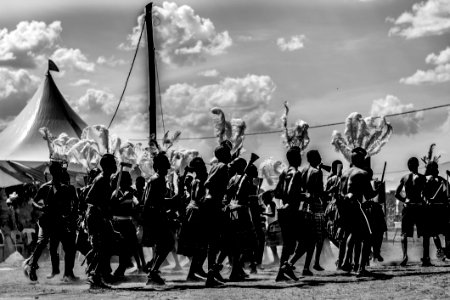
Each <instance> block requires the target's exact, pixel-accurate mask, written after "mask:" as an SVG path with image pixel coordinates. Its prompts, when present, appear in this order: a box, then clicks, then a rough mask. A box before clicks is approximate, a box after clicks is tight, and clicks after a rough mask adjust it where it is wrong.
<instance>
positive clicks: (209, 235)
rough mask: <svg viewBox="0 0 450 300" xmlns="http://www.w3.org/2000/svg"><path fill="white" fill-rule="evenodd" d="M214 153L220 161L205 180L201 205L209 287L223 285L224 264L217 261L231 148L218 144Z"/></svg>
mask: <svg viewBox="0 0 450 300" xmlns="http://www.w3.org/2000/svg"><path fill="white" fill-rule="evenodd" d="M214 155H215V157H216V158H217V160H218V162H217V163H216V164H215V165H214V166H213V167H212V168H211V170H210V171H209V174H208V179H207V180H206V182H205V187H206V194H205V199H204V201H203V204H202V207H201V213H202V215H203V216H204V226H205V228H206V239H207V249H208V278H207V280H206V283H205V284H206V286H207V287H215V286H219V285H223V282H222V281H221V279H222V276H221V275H220V270H221V269H222V265H220V264H218V263H217V254H218V252H219V245H220V238H221V231H222V226H223V224H222V201H223V199H224V196H225V193H226V190H227V184H228V180H229V177H228V163H229V162H230V161H231V154H230V148H229V146H226V145H223V144H222V145H220V146H217V147H216V149H215V150H214Z"/></svg>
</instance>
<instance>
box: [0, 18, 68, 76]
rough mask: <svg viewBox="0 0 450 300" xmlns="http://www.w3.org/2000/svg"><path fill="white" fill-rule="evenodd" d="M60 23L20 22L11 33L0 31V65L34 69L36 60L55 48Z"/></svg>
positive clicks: (59, 31)
mask: <svg viewBox="0 0 450 300" xmlns="http://www.w3.org/2000/svg"><path fill="white" fill-rule="evenodd" d="M61 31H62V27H61V22H60V21H54V22H52V23H50V24H48V25H47V24H46V23H45V22H37V21H31V22H28V21H22V22H20V23H19V24H17V26H16V29H14V30H12V31H11V32H9V31H8V29H7V28H3V29H1V30H0V65H4V66H12V67H20V68H35V67H36V60H38V59H40V58H42V57H41V56H42V55H43V54H44V53H46V51H48V50H50V49H52V48H53V47H55V46H56V43H57V41H58V39H59V37H60V34H61Z"/></svg>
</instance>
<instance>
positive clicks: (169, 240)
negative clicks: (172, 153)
mask: <svg viewBox="0 0 450 300" xmlns="http://www.w3.org/2000/svg"><path fill="white" fill-rule="evenodd" d="M153 169H154V170H155V172H156V174H155V175H153V176H152V177H151V178H150V181H149V182H148V183H147V188H146V191H145V196H144V197H145V204H144V213H143V216H144V220H145V225H144V237H143V240H144V246H146V247H153V246H154V247H155V248H154V255H153V259H152V262H151V265H150V266H149V271H150V272H149V274H148V280H147V285H151V284H156V285H164V284H165V281H164V279H163V278H161V276H160V275H159V268H160V267H161V265H162V263H163V262H164V260H165V259H166V258H167V255H168V254H169V253H170V252H171V251H172V249H173V247H174V244H175V241H174V239H173V237H174V235H173V233H172V230H171V227H170V220H169V218H168V215H167V212H166V211H167V210H168V208H169V206H170V199H166V195H167V187H166V179H165V177H166V175H167V172H168V170H169V169H170V162H169V159H168V158H167V156H166V155H165V153H164V152H159V153H158V154H157V155H156V156H155V157H154V158H153Z"/></svg>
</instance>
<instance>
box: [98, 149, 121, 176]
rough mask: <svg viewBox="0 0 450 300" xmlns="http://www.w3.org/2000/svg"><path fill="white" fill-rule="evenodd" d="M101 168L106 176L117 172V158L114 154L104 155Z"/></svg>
mask: <svg viewBox="0 0 450 300" xmlns="http://www.w3.org/2000/svg"><path fill="white" fill-rule="evenodd" d="M100 167H101V168H102V171H103V173H105V174H109V175H111V174H114V173H116V172H117V164H116V158H115V157H114V155H112V154H109V153H107V154H104V155H103V156H102V158H101V159H100Z"/></svg>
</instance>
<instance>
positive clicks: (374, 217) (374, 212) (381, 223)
mask: <svg viewBox="0 0 450 300" xmlns="http://www.w3.org/2000/svg"><path fill="white" fill-rule="evenodd" d="M363 208H364V212H365V213H366V215H367V218H368V219H369V223H370V227H371V229H372V232H373V233H383V232H385V231H387V226H386V220H385V218H384V212H383V208H382V207H381V204H379V203H375V202H373V201H367V202H365V203H364V204H363Z"/></svg>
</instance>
